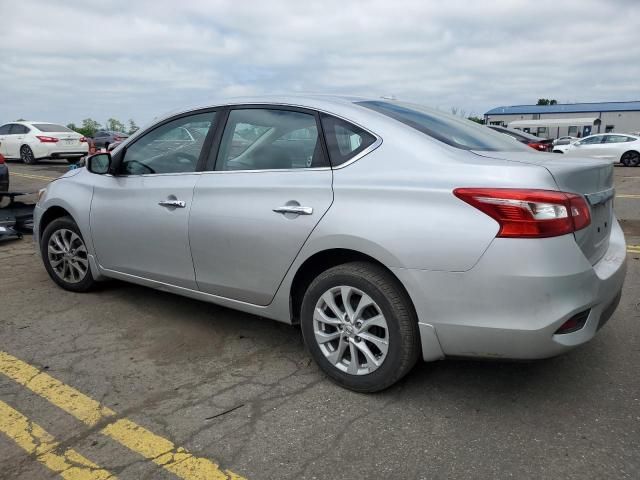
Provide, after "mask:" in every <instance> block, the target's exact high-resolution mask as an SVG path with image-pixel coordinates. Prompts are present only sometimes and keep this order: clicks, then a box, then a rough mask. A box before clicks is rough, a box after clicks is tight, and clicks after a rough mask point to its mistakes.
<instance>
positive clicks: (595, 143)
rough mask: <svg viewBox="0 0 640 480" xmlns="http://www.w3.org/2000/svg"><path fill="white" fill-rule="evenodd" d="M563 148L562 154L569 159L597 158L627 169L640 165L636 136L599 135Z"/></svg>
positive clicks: (638, 142) (639, 141) (639, 144)
mask: <svg viewBox="0 0 640 480" xmlns="http://www.w3.org/2000/svg"><path fill="white" fill-rule="evenodd" d="M565 147H566V148H565V150H564V154H565V155H567V156H571V157H593V158H599V159H602V160H608V161H610V162H611V163H618V162H620V163H622V164H623V165H625V166H627V167H637V166H639V165H640V137H639V136H637V135H631V134H626V133H625V134H622V133H601V134H598V135H590V136H588V137H585V138H583V139H582V140H580V141H578V142H574V143H571V144H569V145H566V146H565ZM555 149H556V147H554V150H555Z"/></svg>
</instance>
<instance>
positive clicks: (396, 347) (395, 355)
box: [300, 262, 420, 392]
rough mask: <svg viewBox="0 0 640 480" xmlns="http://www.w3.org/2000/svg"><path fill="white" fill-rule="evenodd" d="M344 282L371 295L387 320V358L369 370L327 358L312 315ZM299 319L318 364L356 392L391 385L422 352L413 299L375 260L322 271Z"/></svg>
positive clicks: (334, 378) (327, 373) (304, 300)
mask: <svg viewBox="0 0 640 480" xmlns="http://www.w3.org/2000/svg"><path fill="white" fill-rule="evenodd" d="M342 285H348V286H350V287H353V288H355V289H358V290H360V291H362V292H364V293H365V294H366V295H368V296H369V297H370V298H371V299H372V300H373V301H374V302H375V303H376V304H377V306H378V307H379V309H380V311H381V313H382V314H383V315H384V317H385V320H386V322H387V326H388V338H387V341H388V350H387V353H386V357H385V358H384V360H383V362H382V364H381V365H380V366H379V367H378V368H377V369H375V370H373V371H372V372H370V373H366V374H362V375H355V374H349V373H346V372H344V371H342V370H340V369H338V368H337V367H336V366H335V365H333V364H332V363H331V362H330V361H329V360H328V359H327V357H326V356H325V354H324V353H323V352H322V350H321V349H320V346H319V345H318V342H317V341H316V339H315V333H314V319H313V317H314V310H315V308H316V304H317V303H318V301H319V299H320V298H321V297H322V295H323V294H324V293H325V292H327V291H329V290H330V289H331V288H334V287H337V286H342ZM300 318H301V320H300V323H301V328H302V335H303V338H304V342H305V345H306V347H307V350H308V351H309V353H310V354H311V356H312V357H313V359H314V360H315V362H316V363H317V364H318V366H319V367H320V368H321V369H322V370H323V371H324V373H325V374H326V375H327V376H328V377H329V378H330V379H331V380H333V381H334V382H336V383H337V384H339V385H341V386H342V387H345V388H348V389H350V390H354V391H356V392H377V391H380V390H384V389H385V388H388V387H390V386H391V385H393V384H394V383H396V382H397V381H398V380H400V379H401V378H402V377H404V376H405V375H406V374H407V373H408V372H409V371H410V370H411V368H412V367H413V366H414V365H415V363H416V361H417V360H418V356H419V354H420V340H419V332H418V319H417V317H416V314H415V311H414V309H413V305H412V304H411V300H410V299H409V298H408V295H407V294H406V292H405V291H404V290H403V288H402V287H401V285H399V284H398V281H397V280H396V279H395V278H394V277H393V276H392V275H391V274H390V273H389V272H388V271H387V270H386V269H384V268H383V267H381V266H379V265H375V264H373V263H368V262H352V263H346V264H342V265H338V266H336V267H333V268H330V269H329V270H326V271H325V272H323V273H321V274H320V275H319V276H318V277H317V278H316V279H315V280H314V281H313V282H312V283H311V285H310V286H309V288H308V289H307V291H306V293H305V295H304V299H303V302H302V311H301V316H300ZM356 341H358V337H356Z"/></svg>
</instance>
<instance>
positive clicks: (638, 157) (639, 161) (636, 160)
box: [626, 152, 640, 167]
mask: <svg viewBox="0 0 640 480" xmlns="http://www.w3.org/2000/svg"><path fill="white" fill-rule="evenodd" d="M626 157H627V158H626V160H627V165H628V166H630V167H637V166H638V165H640V153H637V152H631V153H627V155H626Z"/></svg>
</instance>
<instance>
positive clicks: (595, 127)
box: [484, 101, 640, 138]
mask: <svg viewBox="0 0 640 480" xmlns="http://www.w3.org/2000/svg"><path fill="white" fill-rule="evenodd" d="M484 120H485V123H486V124H487V125H502V126H508V127H510V128H518V129H520V130H523V131H525V132H529V133H532V134H534V135H538V136H539V137H547V138H558V137H562V136H565V135H571V136H574V137H578V136H579V137H585V136H587V135H591V134H594V133H608V132H617V133H637V132H640V101H633V102H595V103H565V104H562V103H561V104H557V105H512V106H508V107H497V108H493V109H491V110H489V111H488V112H487V113H485V114H484Z"/></svg>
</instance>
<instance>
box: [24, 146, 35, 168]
mask: <svg viewBox="0 0 640 480" xmlns="http://www.w3.org/2000/svg"><path fill="white" fill-rule="evenodd" d="M20 159H21V160H22V161H23V162H24V163H26V164H28V165H33V164H34V163H37V160H36V157H35V155H34V154H33V150H31V147H29V146H28V145H23V146H22V147H21V148H20Z"/></svg>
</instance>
